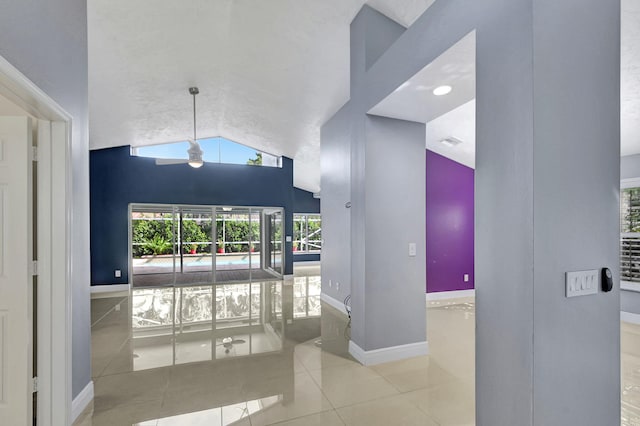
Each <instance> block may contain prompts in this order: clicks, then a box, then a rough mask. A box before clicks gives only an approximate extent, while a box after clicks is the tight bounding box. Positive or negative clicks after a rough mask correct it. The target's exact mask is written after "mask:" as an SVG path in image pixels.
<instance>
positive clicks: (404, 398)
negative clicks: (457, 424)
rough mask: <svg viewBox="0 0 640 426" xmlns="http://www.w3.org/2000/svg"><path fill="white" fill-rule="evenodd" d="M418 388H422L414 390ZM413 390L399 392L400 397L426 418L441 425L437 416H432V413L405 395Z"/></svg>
mask: <svg viewBox="0 0 640 426" xmlns="http://www.w3.org/2000/svg"><path fill="white" fill-rule="evenodd" d="M418 390H422V389H416V390H415V391H418ZM415 391H410V392H405V393H403V394H400V395H401V396H402V399H403V400H404V401H406V402H408V403H409V404H410V405H411V406H412V407H414V408H416V409H417V410H418V411H419V412H421V413H422V414H424V415H425V416H427V418H429V420H431V421H432V422H433V423H435V424H436V426H442V425H443V423H442V420H440V419H439V418H437V417H436V416H434V414H433V413H429V412H428V411H426V410H425V409H423V408H422V407H420V406H419V405H418V404H416V403H415V402H413V401H412V400H411V399H409V398H407V397H406V395H407V394H408V393H411V392H415Z"/></svg>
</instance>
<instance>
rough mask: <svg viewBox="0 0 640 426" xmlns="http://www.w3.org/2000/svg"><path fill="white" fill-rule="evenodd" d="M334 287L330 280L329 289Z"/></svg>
mask: <svg viewBox="0 0 640 426" xmlns="http://www.w3.org/2000/svg"><path fill="white" fill-rule="evenodd" d="M331 287H333V283H332V282H331V280H329V288H331Z"/></svg>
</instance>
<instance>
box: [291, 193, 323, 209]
mask: <svg viewBox="0 0 640 426" xmlns="http://www.w3.org/2000/svg"><path fill="white" fill-rule="evenodd" d="M293 212H294V213H317V214H320V199H319V198H313V193H312V192H309V191H305V190H304V189H300V188H293Z"/></svg>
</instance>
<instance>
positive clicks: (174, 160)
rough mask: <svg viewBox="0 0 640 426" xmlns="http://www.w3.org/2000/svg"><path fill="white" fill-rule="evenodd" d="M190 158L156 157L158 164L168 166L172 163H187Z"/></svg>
mask: <svg viewBox="0 0 640 426" xmlns="http://www.w3.org/2000/svg"><path fill="white" fill-rule="evenodd" d="M188 162H189V160H186V159H182V158H156V165H157V166H168V165H170V164H186V163H188Z"/></svg>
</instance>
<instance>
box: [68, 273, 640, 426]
mask: <svg viewBox="0 0 640 426" xmlns="http://www.w3.org/2000/svg"><path fill="white" fill-rule="evenodd" d="M318 274H319V271H315V270H309V269H308V268H306V269H305V270H297V271H296V277H295V279H294V282H293V283H292V282H291V281H288V282H284V283H283V282H281V281H278V282H269V283H259V284H256V283H254V284H252V285H248V284H238V285H235V286H234V285H225V286H218V287H216V288H212V287H211V286H198V287H189V288H187V287H185V288H177V289H175V290H174V289H172V288H165V289H142V290H141V291H140V292H136V293H134V294H133V295H131V296H129V297H113V298H108V299H94V300H93V301H92V322H93V326H92V346H93V377H94V385H95V401H94V406H93V412H89V411H88V412H87V413H84V414H83V415H82V416H81V417H80V419H78V421H77V422H76V425H83V426H88V425H95V426H97V425H116V426H118V425H126V426H131V425H154V426H160V425H253V426H256V425H269V424H276V423H277V424H281V425H305V426H306V425H322V426H325V425H326V426H332V425H440V426H446V425H458V426H463V425H474V424H475V396H474V395H475V393H474V392H475V390H474V380H475V365H474V358H475V355H474V349H475V334H474V328H475V325H474V324H475V305H474V301H473V298H466V299H455V300H450V301H434V302H429V303H428V309H427V320H428V321H427V333H428V340H429V348H430V355H429V356H424V357H417V358H412V359H409V360H404V361H398V362H392V363H387V364H381V365H376V366H373V367H363V366H361V365H360V364H358V363H357V362H355V361H354V360H353V359H352V358H351V357H350V356H349V355H348V353H347V344H348V342H347V338H346V336H348V335H349V334H348V332H349V330H348V322H347V318H346V316H344V315H342V314H341V313H339V312H338V311H336V310H334V309H333V308H332V307H330V306H327V305H324V304H322V307H321V308H320V301H319V294H320V293H319V292H320V287H319V286H320V280H319V277H318V276H317V275H318ZM320 309H321V310H322V316H320ZM621 333H622V386H623V389H622V425H624V426H632V425H640V326H638V325H632V324H628V323H622V328H621Z"/></svg>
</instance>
